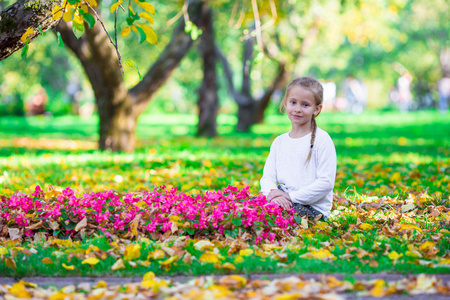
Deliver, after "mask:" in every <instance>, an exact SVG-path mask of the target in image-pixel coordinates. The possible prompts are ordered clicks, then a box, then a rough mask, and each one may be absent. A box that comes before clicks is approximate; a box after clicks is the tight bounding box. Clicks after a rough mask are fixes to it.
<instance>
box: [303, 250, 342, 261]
mask: <svg viewBox="0 0 450 300" xmlns="http://www.w3.org/2000/svg"><path fill="white" fill-rule="evenodd" d="M300 257H303V258H309V259H321V260H327V259H336V256H334V254H333V253H331V252H330V250H327V249H321V250H318V251H314V250H313V251H311V252H307V253H305V254H303V255H300Z"/></svg>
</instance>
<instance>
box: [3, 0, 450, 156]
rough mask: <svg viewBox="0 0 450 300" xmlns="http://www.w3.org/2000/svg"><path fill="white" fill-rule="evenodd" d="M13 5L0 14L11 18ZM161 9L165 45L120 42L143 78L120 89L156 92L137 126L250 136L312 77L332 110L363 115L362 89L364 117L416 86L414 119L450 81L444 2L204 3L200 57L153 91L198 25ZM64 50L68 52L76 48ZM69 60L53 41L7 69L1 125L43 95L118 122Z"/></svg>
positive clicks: (50, 106)
mask: <svg viewBox="0 0 450 300" xmlns="http://www.w3.org/2000/svg"><path fill="white" fill-rule="evenodd" d="M13 2H14V1H5V0H3V1H2V2H0V4H1V7H2V8H5V7H6V6H7V5H9V4H12V3H13ZM112 3H113V2H111V1H103V2H102V5H103V7H105V9H103V10H101V11H100V14H101V16H102V18H103V19H104V20H105V24H106V26H107V28H108V29H109V30H113V27H114V20H113V16H112V15H111V14H110V13H109V10H108V9H107V8H108V7H109V6H110V5H111V4H112ZM153 4H154V6H155V8H156V16H155V23H154V24H153V25H152V26H153V28H154V29H155V31H156V34H157V36H158V39H159V42H158V44H157V45H150V44H147V43H143V44H139V43H138V40H137V38H136V36H133V35H130V36H128V37H123V38H121V37H120V36H119V39H118V40H119V42H118V46H119V49H120V52H121V55H122V59H123V61H134V62H135V65H136V66H137V69H136V68H133V67H129V66H125V73H124V75H123V78H122V77H120V76H118V77H117V80H119V79H120V78H122V79H120V80H119V81H120V82H122V83H121V84H123V89H124V91H125V90H126V91H133V89H136V87H138V86H139V87H141V88H143V87H144V86H147V87H146V88H148V86H149V85H152V84H155V86H154V88H153V90H152V92H151V93H149V94H147V95H146V96H145V97H143V98H145V99H146V100H145V101H143V102H142V103H143V104H142V105H141V107H140V108H139V113H138V114H134V118H135V122H137V120H138V118H139V116H141V114H143V115H144V117H146V118H147V117H151V114H154V113H158V114H159V113H182V114H185V113H191V114H192V113H194V114H198V115H199V124H198V132H197V134H198V135H206V136H214V135H216V134H217V132H216V130H215V126H216V125H215V124H216V121H215V120H216V117H217V115H218V114H221V113H226V114H232V115H235V116H236V119H237V126H238V129H240V130H244V131H246V130H250V128H251V125H252V124H254V123H257V122H261V121H263V117H264V114H265V113H266V114H267V113H276V111H277V107H278V104H279V102H280V100H281V97H282V96H283V89H284V86H285V85H286V83H287V82H288V81H289V80H290V79H292V78H294V77H297V76H304V75H309V76H314V77H316V78H319V79H321V80H322V81H323V83H324V85H326V87H327V88H326V90H327V95H328V96H327V99H326V100H327V102H328V103H326V108H327V109H330V110H347V111H353V112H360V109H353V110H352V109H351V108H350V102H349V101H348V98H349V97H348V96H347V91H350V90H351V89H350V88H348V86H349V84H348V83H349V82H351V80H353V79H355V80H356V81H354V82H358V84H360V89H362V90H364V89H366V90H367V92H366V94H367V96H366V99H365V100H364V101H365V103H364V105H363V106H362V108H365V107H367V108H368V109H395V106H396V105H397V104H396V102H395V101H398V98H395V95H398V93H397V94H396V92H398V82H399V78H401V77H402V75H403V76H406V77H404V78H407V80H410V82H409V84H410V85H409V88H410V89H411V103H408V106H407V109H420V108H430V107H434V106H436V99H437V95H436V83H437V81H438V80H439V79H440V78H441V77H442V76H443V74H444V73H445V72H449V71H448V68H449V66H450V64H449V63H448V62H449V61H450V59H449V55H450V54H449V53H450V52H449V50H448V49H449V48H450V42H449V40H450V39H449V32H450V30H449V28H450V24H449V23H450V21H449V18H448V11H449V9H450V7H449V6H450V4H449V3H448V1H445V0H430V1H425V2H424V1H419V0H409V1H408V0H384V1H368V0H345V1H344V0H339V1H338V0H333V1H326V0H314V1H291V0H289V1H279V0H264V1H263V0H258V1H256V0H245V1H221V0H216V1H205V2H204V3H203V10H204V11H203V16H205V18H204V19H203V21H202V23H201V24H200V23H199V22H196V24H197V25H198V28H197V27H196V26H194V27H192V28H193V29H192V28H191V30H190V31H189V30H188V32H186V33H185V35H190V38H191V42H189V43H193V44H194V45H195V47H190V45H188V46H186V52H185V54H183V56H182V57H181V58H180V63H179V65H178V64H175V65H171V66H170V67H167V71H168V72H167V73H168V74H170V73H171V72H170V70H169V68H173V70H174V71H173V73H171V74H170V77H169V76H168V77H166V78H165V80H163V81H161V80H159V81H157V80H156V78H158V75H154V77H148V78H147V80H146V79H145V77H146V75H145V74H146V72H147V70H151V69H152V68H153V66H155V64H157V62H158V58H161V57H164V52H165V51H167V47H168V44H169V42H170V41H171V40H172V39H173V38H174V36H175V35H176V34H177V32H179V31H177V30H179V28H180V26H183V28H185V29H186V26H185V24H186V23H185V21H186V17H189V16H190V14H189V13H186V5H184V2H183V1H168V2H154V3H153ZM208 16H209V17H208ZM118 21H119V23H118V28H119V32H120V30H121V28H123V27H125V26H126V20H125V17H123V18H122V19H121V18H120V12H119V19H118ZM180 24H182V25H180ZM61 26H63V25H61ZM177 28H178V29H177ZM200 30H201V32H200ZM196 35H199V36H198V38H196ZM63 37H64V35H63ZM64 40H65V42H66V45H70V43H69V42H68V41H69V38H65V39H64ZM69 48H72V49H73V47H63V48H61V47H58V44H57V41H56V35H55V34H51V33H50V32H49V34H47V35H46V36H41V37H39V38H38V39H36V40H35V41H33V43H31V44H30V49H29V52H28V57H27V58H25V59H22V58H21V56H20V54H19V53H15V54H14V55H12V56H10V57H9V58H8V59H5V60H2V61H0V68H1V70H2V72H1V73H0V106H1V110H0V113H1V114H2V115H25V113H27V109H29V107H30V106H27V103H28V102H30V101H31V99H33V98H34V99H36V96H37V95H39V93H41V94H42V90H43V91H45V95H46V97H45V98H46V108H45V111H46V112H47V113H48V114H50V113H51V114H52V115H66V114H84V115H85V114H88V115H89V114H92V113H95V112H98V114H99V116H100V120H101V119H102V113H103V116H106V117H108V116H110V115H111V113H110V112H108V110H106V109H105V108H104V107H103V106H102V105H99V103H100V102H99V101H100V99H101V97H100V96H99V93H98V88H96V86H95V85H94V84H93V83H92V82H93V80H94V77H95V76H96V75H95V74H98V73H96V72H94V73H92V74H91V75H89V72H86V66H87V65H89V64H87V63H86V62H85V63H83V60H82V59H81V60H80V59H79V55H78V58H77V55H74V54H73V53H72V52H71V51H68V50H69ZM213 49H215V51H214V50H213ZM75 53H76V52H75ZM111 55H112V54H111ZM160 63H161V66H164V63H163V62H162V61H161V60H160ZM112 64H115V62H114V59H112V60H111V61H110V63H109V65H110V67H111V65H112ZM133 65H134V64H130V66H133ZM108 72H109V71H107V70H103V75H102V76H103V77H105V78H108V76H107V74H109V73H108ZM158 72H159V73H158V74H161V76H163V75H162V73H161V72H162V71H161V70H160V71H158ZM141 74H142V75H144V76H142V75H141ZM155 74H156V73H155ZM405 74H409V75H405ZM114 76H116V75H114ZM140 76H142V77H144V80H143V81H140ZM155 76H156V77H155ZM155 82H159V83H155ZM150 99H153V100H152V101H150ZM130 107H134V106H130ZM141 117H142V116H141ZM100 122H101V121H100ZM119 123H123V122H122V121H120V122H119ZM105 124H106V125H104V128H111V124H110V123H105ZM101 127H102V125H101V124H100V128H101ZM132 128H133V126H131V129H129V130H131V131H133V129H132ZM104 130H106V129H104ZM101 131H102V130H101V129H100V133H99V135H100V136H101V135H102V134H101ZM99 139H100V145H101V147H102V148H108V146H106V144H105V143H103V144H102V142H101V141H102V139H103V141H106V139H107V136H106V138H105V137H99ZM124 144H128V142H125V143H124ZM131 144H133V143H131ZM133 147H134V146H133ZM133 147H131V148H129V149H125V147H122V146H120V147H116V148H115V149H117V150H128V151H130V150H132V148H133ZM110 148H114V147H110Z"/></svg>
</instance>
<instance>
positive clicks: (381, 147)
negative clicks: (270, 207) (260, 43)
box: [0, 112, 450, 195]
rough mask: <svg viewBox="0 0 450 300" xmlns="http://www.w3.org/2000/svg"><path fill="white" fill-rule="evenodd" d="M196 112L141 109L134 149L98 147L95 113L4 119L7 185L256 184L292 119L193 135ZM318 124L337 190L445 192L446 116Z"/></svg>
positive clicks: (381, 116) (224, 119)
mask: <svg viewBox="0 0 450 300" xmlns="http://www.w3.org/2000/svg"><path fill="white" fill-rule="evenodd" d="M196 118H197V117H196V116H195V115H182V116H180V115H169V116H167V115H165V116H158V115H156V116H153V115H144V116H142V117H141V118H140V120H139V125H138V128H137V130H136V131H137V136H138V147H137V150H136V151H135V153H132V154H127V153H122V154H113V153H110V152H105V153H102V152H99V151H98V150H95V149H96V141H97V123H98V121H97V119H96V118H95V117H88V118H82V119H80V118H77V117H70V116H68V117H59V118H41V117H35V118H28V119H22V118H2V119H0V145H1V146H2V147H1V148H0V149H1V150H0V156H1V158H0V167H1V168H2V170H3V172H2V173H3V174H0V176H1V177H0V182H1V184H2V185H1V188H0V189H1V191H0V192H2V193H3V194H7V195H8V194H11V193H12V192H14V191H24V190H25V189H26V188H28V187H30V186H33V185H36V184H39V185H42V186H43V185H45V184H52V185H56V186H64V187H65V186H70V187H74V188H80V189H88V190H93V191H97V190H104V189H117V190H122V191H128V190H135V189H138V188H143V187H148V186H149V185H151V186H153V184H154V183H157V184H166V185H172V186H177V187H178V188H179V189H180V188H181V190H183V191H189V190H191V189H199V190H205V189H220V188H222V187H224V186H227V185H228V184H231V185H237V184H238V185H239V184H242V185H249V186H250V187H251V188H252V191H253V192H255V193H257V191H258V188H259V182H258V181H259V179H260V177H261V175H262V167H263V165H264V161H265V158H266V156H267V154H268V150H269V147H270V144H271V142H272V140H273V139H274V138H275V137H276V136H277V135H279V134H281V133H283V132H286V131H288V130H289V123H288V122H289V121H288V120H287V118H286V117H285V116H281V115H271V116H268V117H267V118H266V122H265V124H260V125H256V126H254V128H253V130H252V132H251V133H239V132H236V131H235V130H234V125H235V123H236V119H235V117H234V116H231V115H222V116H220V117H219V134H220V135H219V137H217V138H215V139H207V138H196V137H195V130H196V120H197V119H196ZM318 123H319V126H320V127H322V128H323V129H325V130H326V131H328V132H329V134H330V135H331V137H332V138H333V140H334V143H335V145H336V151H337V155H338V176H337V183H336V191H337V192H338V193H339V192H340V193H342V192H344V191H349V190H356V191H358V192H361V193H364V194H373V193H378V192H380V191H381V192H383V194H385V193H388V194H389V193H391V195H392V191H395V193H403V194H404V193H405V192H407V189H408V188H410V187H414V189H415V190H418V189H421V188H422V189H425V188H427V187H428V188H429V190H428V192H429V193H434V192H438V191H440V192H444V193H446V192H447V189H446V188H445V182H442V180H444V179H445V174H444V173H443V172H442V171H443V170H447V171H448V168H447V169H446V167H445V165H446V164H448V157H449V156H450V135H449V133H450V120H449V118H448V115H442V114H440V113H437V112H416V113H410V114H400V113H376V112H373V113H366V114H363V115H357V116H354V115H348V114H331V113H323V114H322V115H321V116H320V117H319V119H318ZM209 163H211V167H208V166H209ZM205 164H206V165H205ZM380 164H381V165H380ZM210 169H214V170H213V172H211V170H210ZM200 175H201V176H200ZM447 176H448V174H447ZM447 180H448V179H447ZM442 184H444V186H442ZM416 185H419V186H416Z"/></svg>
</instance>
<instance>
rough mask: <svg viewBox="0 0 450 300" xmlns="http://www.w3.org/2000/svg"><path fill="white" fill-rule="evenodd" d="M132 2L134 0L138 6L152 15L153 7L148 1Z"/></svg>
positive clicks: (137, 0) (136, 0)
mask: <svg viewBox="0 0 450 300" xmlns="http://www.w3.org/2000/svg"><path fill="white" fill-rule="evenodd" d="M134 2H136V4H137V5H139V6H140V7H142V8H143V9H145V10H146V11H148V12H149V13H151V14H152V15H154V14H155V7H154V6H153V5H151V4H150V3H148V2H140V1H139V0H134Z"/></svg>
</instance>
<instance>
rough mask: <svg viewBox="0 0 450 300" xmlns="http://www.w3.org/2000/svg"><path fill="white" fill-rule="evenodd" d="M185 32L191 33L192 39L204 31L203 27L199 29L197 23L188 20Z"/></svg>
mask: <svg viewBox="0 0 450 300" xmlns="http://www.w3.org/2000/svg"><path fill="white" fill-rule="evenodd" d="M184 32H186V33H188V34H190V35H191V39H192V40H194V41H195V40H196V39H198V37H199V36H200V35H201V34H202V33H203V31H202V30H201V29H198V27H197V25H195V24H194V23H192V22H191V21H188V22H186V26H185V27H184Z"/></svg>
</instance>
